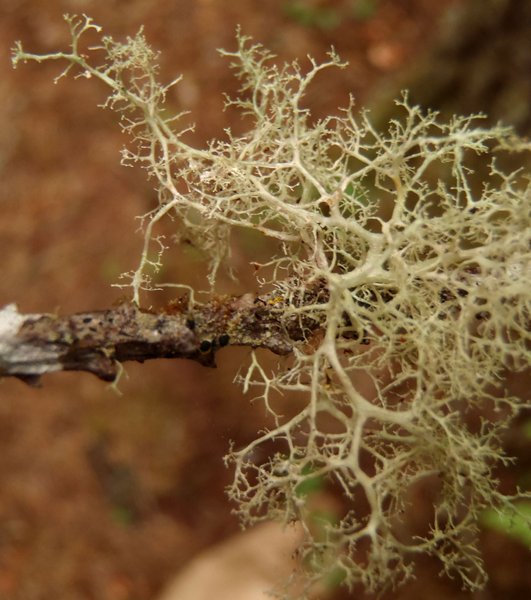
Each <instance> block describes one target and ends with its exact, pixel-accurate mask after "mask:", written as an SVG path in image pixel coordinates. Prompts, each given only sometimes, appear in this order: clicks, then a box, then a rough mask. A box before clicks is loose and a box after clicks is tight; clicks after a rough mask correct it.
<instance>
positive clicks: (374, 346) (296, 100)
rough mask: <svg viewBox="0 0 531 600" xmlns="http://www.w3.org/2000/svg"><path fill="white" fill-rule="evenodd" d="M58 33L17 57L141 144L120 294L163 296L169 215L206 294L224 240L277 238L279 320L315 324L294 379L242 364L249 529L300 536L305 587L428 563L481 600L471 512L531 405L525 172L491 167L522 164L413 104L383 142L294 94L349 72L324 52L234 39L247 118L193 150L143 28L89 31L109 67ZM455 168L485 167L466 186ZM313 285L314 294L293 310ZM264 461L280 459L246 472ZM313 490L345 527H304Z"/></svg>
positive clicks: (347, 114) (497, 499)
mask: <svg viewBox="0 0 531 600" xmlns="http://www.w3.org/2000/svg"><path fill="white" fill-rule="evenodd" d="M67 20H68V22H69V24H70V28H71V31H72V48H71V50H70V51H69V52H65V53H56V54H48V55H42V56H40V55H33V54H28V53H26V52H25V51H24V50H23V49H22V47H21V46H20V45H17V47H16V48H15V51H14V60H15V63H16V62H20V61H27V60H38V61H42V60H54V59H64V60H66V61H67V64H68V68H70V67H71V66H76V67H78V68H79V69H80V73H81V74H82V75H85V76H91V77H94V78H97V79H99V80H101V81H103V82H104V83H105V84H106V85H108V86H109V88H110V90H111V93H110V96H109V98H108V101H107V105H108V106H109V107H110V108H112V109H114V110H116V111H117V112H118V114H119V116H120V120H121V123H122V126H123V128H124V129H125V130H126V131H127V132H128V133H130V134H131V136H132V138H133V140H134V143H133V144H132V145H131V146H130V148H129V149H128V150H125V151H124V155H123V160H124V162H125V163H127V164H139V165H140V166H142V167H143V168H145V169H146V170H147V172H148V174H149V175H150V177H151V178H152V179H153V180H154V181H155V182H156V188H157V191H158V198H159V203H158V205H157V206H156V207H154V208H153V210H152V211H151V212H149V213H148V214H146V215H144V221H143V222H144V225H145V227H144V232H145V244H144V249H143V252H142V256H141V259H140V263H139V266H138V268H137V269H136V270H135V271H134V272H133V273H132V274H130V280H131V287H132V290H133V298H134V300H135V301H136V302H137V303H139V302H140V292H141V290H143V289H151V288H152V287H153V285H154V286H155V287H156V286H158V285H160V284H159V283H156V284H152V283H151V282H150V279H149V277H148V272H149V270H150V268H152V267H155V270H156V269H157V268H158V267H159V266H160V265H161V260H162V251H163V250H164V242H163V240H160V239H156V238H154V234H153V231H154V226H155V225H156V223H157V222H158V221H159V220H161V219H163V218H166V217H171V218H173V219H175V222H176V223H178V228H179V232H181V233H182V232H183V231H184V232H185V234H186V237H187V239H192V240H193V242H194V243H195V244H196V245H197V246H198V247H200V248H202V249H203V250H204V251H205V253H206V255H208V257H209V259H210V265H211V271H210V273H211V275H210V278H211V283H212V285H213V286H215V282H216V273H217V271H218V269H219V267H220V265H223V264H225V263H226V264H229V265H230V261H229V260H228V258H229V255H230V253H229V248H230V236H231V233H232V232H233V231H234V230H235V229H236V228H248V229H251V230H253V231H256V232H259V233H260V234H262V235H264V236H266V237H269V238H273V239H275V240H277V241H278V242H279V244H278V246H279V249H280V250H279V254H278V255H277V256H273V257H272V258H271V261H270V262H269V263H268V264H267V265H266V266H265V267H264V268H263V270H262V271H260V272H259V273H260V274H261V275H262V273H266V274H267V275H264V276H263V277H264V279H268V280H269V282H274V284H275V285H276V286H277V288H278V291H279V292H278V293H279V298H281V300H282V302H279V306H280V307H282V310H281V311H280V317H281V318H282V319H283V322H284V323H285V324H286V326H287V325H288V324H289V323H290V322H292V320H293V319H301V322H303V321H302V319H304V318H309V319H313V320H314V321H316V322H318V323H320V324H321V335H320V336H319V335H316V336H314V337H313V338H312V340H310V341H309V342H308V341H301V342H300V344H298V345H296V346H295V349H294V353H293V357H292V359H291V362H289V364H285V363H284V364H283V366H282V365H279V366H278V367H277V368H276V369H275V370H274V371H273V372H269V371H268V370H266V369H265V368H264V367H263V366H262V364H261V362H260V359H259V357H258V356H257V355H253V357H252V360H251V365H250V367H249V370H248V372H247V373H246V374H244V375H243V376H242V378H241V379H242V382H243V384H244V388H245V389H246V390H250V389H251V388H253V389H255V388H256V389H258V390H259V392H258V393H259V396H260V397H261V398H262V399H263V400H264V402H265V405H266V407H267V408H268V410H269V411H270V413H271V414H272V416H273V417H274V419H275V422H276V426H275V427H274V428H273V429H271V430H268V431H266V432H264V433H262V434H260V435H259V437H257V439H256V440H254V441H253V442H251V443H250V444H249V445H248V446H247V447H246V448H244V449H241V450H237V451H236V450H235V451H233V452H231V454H230V455H229V456H228V457H227V461H228V462H229V463H230V464H232V465H234V467H235V479H234V483H233V485H232V486H231V488H230V490H229V494H230V496H231V497H232V498H233V499H234V500H235V502H236V503H237V506H238V509H237V510H238V513H239V514H240V515H241V517H242V519H243V521H244V522H246V523H253V522H255V521H257V520H260V519H264V518H280V519H282V520H284V521H286V522H289V521H292V520H300V521H302V522H303V524H304V526H305V528H306V530H307V532H308V537H307V541H306V543H305V545H304V547H303V548H302V550H301V552H302V555H303V556H304V557H305V560H304V561H303V563H304V564H305V566H306V567H307V573H306V576H307V581H309V582H312V581H315V580H317V579H319V578H321V577H322V576H323V574H326V573H327V572H328V573H330V574H331V575H330V577H332V579H334V580H337V579H338V578H339V579H341V580H342V581H343V582H344V583H346V584H348V585H353V584H355V583H358V582H361V583H363V584H364V585H365V586H366V588H367V589H369V590H377V589H382V588H385V587H387V586H389V585H394V584H396V583H399V582H401V581H403V580H404V579H407V578H408V577H410V576H411V574H412V566H411V562H410V559H411V557H413V556H414V555H415V554H418V553H428V554H433V555H435V556H437V557H438V558H440V560H441V561H442V564H443V566H444V570H445V571H446V572H447V573H448V574H449V575H452V576H453V575H456V574H457V575H459V576H460V577H461V578H462V581H463V584H464V585H465V586H467V587H469V588H471V589H474V588H477V587H479V586H481V585H482V584H483V582H484V577H485V574H484V571H483V568H482V565H481V558H480V555H479V553H478V550H477V546H476V541H475V537H476V536H475V532H476V522H477V517H478V515H479V513H480V511H481V510H482V509H483V508H484V507H500V508H501V507H510V506H512V505H511V504H510V503H509V502H508V499H507V498H506V497H504V496H502V495H501V494H500V493H499V492H498V491H497V481H496V477H495V476H494V472H493V468H494V466H495V465H496V463H497V462H499V461H500V460H502V461H503V460H505V459H504V456H503V451H502V448H501V445H500V442H499V434H500V432H502V431H503V429H504V428H505V427H507V424H508V422H509V419H510V418H511V417H512V416H513V415H514V414H515V413H516V412H517V411H518V410H519V409H520V408H521V407H522V406H523V405H524V404H525V403H526V402H527V400H528V399H527V398H516V397H509V396H508V395H506V394H505V393H504V389H503V386H504V376H505V373H506V372H507V370H522V369H525V368H527V367H528V366H529V359H530V352H529V341H530V333H529V329H530V328H529V325H530V293H529V292H530V284H531V281H530V279H531V278H530V243H531V233H530V232H531V219H530V199H531V198H530V196H531V194H530V191H531V188H530V185H529V175H528V174H526V172H525V171H524V170H523V169H520V170H517V171H514V172H504V171H503V169H502V168H501V167H498V162H496V160H495V158H496V156H497V155H500V156H502V157H503V156H504V154H505V153H507V152H514V153H516V152H518V153H521V155H522V157H524V156H525V153H526V152H528V151H529V149H530V145H529V143H528V142H525V141H523V140H521V139H518V138H517V137H516V136H515V135H514V134H513V132H512V131H511V130H510V129H508V128H504V127H501V126H500V127H494V128H490V129H487V128H483V127H481V121H479V118H477V117H466V118H462V117H456V118H454V119H453V120H452V121H451V122H450V123H442V122H440V121H439V119H438V117H437V114H436V113H434V112H430V111H423V110H421V109H420V108H418V107H416V106H411V104H410V103H409V102H408V100H407V96H404V97H403V98H402V99H401V100H400V101H399V102H398V104H399V105H400V107H401V109H402V114H403V117H402V119H401V120H396V121H392V122H391V123H390V124H389V128H388V130H387V131H385V132H381V131H377V130H375V128H374V127H373V126H372V124H371V121H370V119H369V116H368V114H367V113H364V112H361V113H360V114H357V113H355V112H354V110H353V107H352V106H349V107H348V108H347V109H345V110H343V111H342V112H340V113H339V116H333V117H328V118H325V119H321V120H315V119H312V116H311V115H310V113H309V111H308V109H307V108H305V106H304V96H305V93H306V91H307V88H308V86H309V85H310V84H311V83H312V81H313V79H314V77H315V75H316V74H317V73H318V72H319V71H321V70H323V69H326V68H328V67H340V68H343V67H344V66H345V65H344V64H342V63H341V62H340V61H339V59H338V57H337V56H336V55H335V54H334V53H331V54H330V56H329V59H328V60H327V62H325V63H323V64H318V63H316V62H314V61H313V60H312V59H310V62H309V65H308V70H306V71H303V69H302V67H301V66H300V65H299V64H298V63H290V64H287V65H284V66H277V65H275V64H274V62H273V60H272V56H271V55H270V54H269V53H268V52H267V51H266V50H264V49H263V48H262V47H261V46H259V45H253V44H252V43H251V42H250V41H249V40H248V39H247V38H245V37H243V36H238V47H237V49H236V51H235V52H233V53H229V52H224V54H225V55H227V56H229V57H231V58H232V60H233V61H234V62H233V68H234V69H235V72H236V74H237V76H238V77H239V78H240V80H241V83H242V86H241V97H239V98H237V99H234V100H230V101H229V102H230V103H231V104H233V105H235V106H236V107H238V108H240V109H241V110H242V111H243V112H244V113H245V114H246V115H247V117H248V118H249V119H250V123H251V125H250V127H249V130H248V132H247V133H246V134H245V135H242V136H234V135H232V134H231V133H230V132H228V133H227V136H226V138H225V139H222V140H212V141H211V142H210V143H209V145H208V147H207V148H206V149H196V148H193V147H191V146H189V145H188V144H186V143H185V142H184V141H183V131H185V130H186V129H183V128H182V127H181V125H180V123H181V122H182V120H183V116H182V115H177V116H172V117H169V116H167V114H168V113H167V112H165V110H164V98H165V95H166V92H167V91H168V89H169V87H170V86H171V85H174V84H175V83H176V82H177V81H178V80H176V81H174V82H172V83H171V84H169V85H161V84H160V83H158V82H157V80H156V73H157V65H156V60H157V56H156V54H155V53H154V52H153V51H152V50H151V49H150V47H149V46H148V44H147V43H146V40H145V38H144V36H143V34H142V32H140V33H139V34H138V35H137V36H136V37H134V38H131V39H128V40H127V41H126V42H125V43H118V42H116V41H114V40H112V39H111V38H109V37H104V38H103V41H102V46H101V48H100V50H103V53H104V56H105V59H104V60H103V63H102V64H100V65H94V64H93V62H92V58H91V55H88V56H85V55H83V54H82V53H81V52H80V51H79V48H78V44H79V38H80V37H81V35H82V34H83V33H85V32H86V31H87V30H88V29H91V28H95V26H94V25H93V23H92V21H91V20H90V19H88V18H86V17H84V18H72V17H68V18H67ZM478 157H480V158H479V159H478ZM521 164H525V159H524V158H522V159H521ZM470 165H474V167H475V168H479V169H480V170H482V171H483V176H482V179H481V182H480V183H478V176H477V174H476V175H475V176H473V174H472V173H471V167H470ZM152 246H155V248H156V249H157V251H154V250H153V248H152ZM317 282H319V284H320V285H322V286H323V288H324V289H326V290H327V296H326V299H324V300H323V299H322V298H321V299H320V300H319V301H318V302H317V301H316V302H314V303H312V302H305V300H304V298H305V293H304V292H305V289H307V287H308V286H314V285H315V284H316V283H317ZM311 297H315V296H311ZM277 393H292V394H295V395H297V394H298V395H302V396H303V397H304V398H305V399H306V402H305V403H304V405H303V407H302V408H301V409H300V411H299V412H298V413H297V414H296V415H295V416H292V417H291V418H290V419H287V420H284V419H282V418H281V417H280V416H279V415H277V414H276V412H275V411H274V409H273V408H272V404H271V402H272V399H273V398H274V397H275V395H276V394H277ZM287 397H289V396H287ZM277 404H278V402H277ZM474 415H476V416H475V417H474ZM477 415H481V418H479V417H477ZM474 418H475V420H476V421H477V425H475V426H474V425H473V422H474ZM262 446H264V447H266V446H267V447H276V448H278V451H276V452H274V453H273V454H271V455H270V456H269V458H268V459H266V460H265V461H264V460H261V461H259V462H257V461H256V458H255V457H256V456H260V455H261V453H260V452H257V450H258V449H259V448H260V447H262ZM309 478H312V480H313V479H314V478H321V480H322V481H323V482H324V485H330V486H332V485H333V486H336V487H338V488H339V489H341V490H342V494H343V498H344V506H345V508H344V509H343V511H342V513H341V514H340V515H338V517H337V518H336V519H324V520H322V521H321V523H320V526H319V528H318V533H316V530H315V527H313V526H312V525H311V521H312V519H313V518H314V517H315V514H314V512H312V509H311V502H310V496H311V495H308V494H307V493H301V489H304V487H302V488H301V485H303V484H304V482H306V481H308V479H309ZM433 478H435V479H436V481H437V484H436V487H437V489H438V500H437V503H436V506H435V508H434V514H433V518H432V521H431V524H430V526H429V527H428V528H427V529H426V531H425V532H424V533H422V534H421V535H418V536H416V537H415V536H409V537H408V536H407V535H404V534H403V531H402V532H401V522H402V520H403V515H404V514H407V511H408V510H409V508H410V505H409V500H408V498H409V494H410V491H411V489H412V486H415V485H418V484H419V482H422V481H425V480H431V479H433ZM363 505H364V506H365V510H364V511H362V510H361V508H360V506H363ZM361 550H363V552H361ZM360 552H361V554H362V558H361V559H360Z"/></svg>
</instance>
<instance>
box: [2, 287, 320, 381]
mask: <svg viewBox="0 0 531 600" xmlns="http://www.w3.org/2000/svg"><path fill="white" fill-rule="evenodd" d="M323 293H324V292H323V290H322V289H320V288H319V286H318V287H316V288H315V289H314V290H311V291H310V292H308V294H309V295H310V296H311V299H312V301H313V302H315V301H316V298H317V296H318V295H319V294H323ZM308 299H309V298H308V296H306V300H308ZM285 315H286V311H285V307H284V306H283V300H282V298H281V297H280V296H279V295H278V294H276V293H274V292H273V293H270V294H266V295H263V296H256V297H255V296H253V295H252V294H245V295H243V296H237V297H234V296H220V297H217V298H215V299H213V300H211V301H210V302H208V303H206V304H201V305H195V306H193V307H191V306H189V303H188V300H187V299H186V298H183V299H180V300H177V301H175V302H173V303H171V304H169V305H168V306H167V307H165V309H164V310H162V311H160V312H153V311H150V310H146V309H142V308H138V307H137V306H135V305H134V304H129V303H126V304H122V305H120V306H117V307H116V308H111V309H108V310H99V311H91V312H86V313H78V314H74V315H68V316H58V315H53V314H26V315H24V314H21V313H19V312H18V309H17V307H16V305H14V304H10V305H8V306H5V307H4V308H3V309H0V377H7V376H13V377H18V378H19V379H21V380H23V381H25V382H26V383H29V384H32V385H35V384H38V383H39V380H40V377H41V375H43V374H45V373H51V372H54V371H88V372H90V373H93V374H94V375H96V376H97V377H99V378H100V379H103V380H104V381H114V379H115V378H116V376H117V374H118V372H119V368H120V367H119V364H118V363H122V362H125V361H131V360H135V361H138V362H143V361H145V360H148V359H154V358H184V359H189V360H194V361H197V362H199V363H200V364H202V365H205V366H208V367H214V366H215V354H216V351H217V350H218V349H219V348H221V347H223V346H227V345H239V346H249V347H252V348H267V349H269V350H271V351H272V352H274V353H275V354H279V355H284V354H289V353H290V352H291V351H292V349H293V342H294V341H295V340H300V339H302V338H303V337H304V336H305V335H306V334H307V333H308V332H309V331H311V330H313V329H315V328H316V327H317V326H318V323H316V322H315V321H313V320H311V319H308V318H306V319H304V320H303V321H301V319H299V318H291V319H290V318H286V317H285Z"/></svg>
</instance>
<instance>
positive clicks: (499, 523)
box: [481, 502, 531, 548]
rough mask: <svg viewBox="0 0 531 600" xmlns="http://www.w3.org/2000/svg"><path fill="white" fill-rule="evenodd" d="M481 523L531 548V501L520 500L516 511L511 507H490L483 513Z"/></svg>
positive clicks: (515, 508)
mask: <svg viewBox="0 0 531 600" xmlns="http://www.w3.org/2000/svg"><path fill="white" fill-rule="evenodd" d="M516 511H517V512H516ZM481 523H482V525H483V526H485V527H487V528H489V529H493V530H494V531H500V532H502V533H505V534H506V535H508V536H509V537H511V538H513V539H515V540H518V541H519V542H522V543H523V544H524V545H526V546H527V547H528V548H531V502H519V503H518V504H517V505H515V507H514V512H513V510H512V509H511V508H505V509H502V510H501V511H497V510H494V509H493V508H489V509H487V510H485V511H484V512H483V513H482V515H481Z"/></svg>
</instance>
